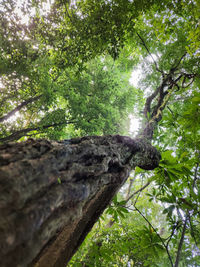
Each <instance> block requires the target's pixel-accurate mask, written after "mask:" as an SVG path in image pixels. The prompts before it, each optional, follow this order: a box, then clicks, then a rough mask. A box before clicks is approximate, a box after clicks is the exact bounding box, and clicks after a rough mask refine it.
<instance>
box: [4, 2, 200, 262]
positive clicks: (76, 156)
mask: <svg viewBox="0 0 200 267" xmlns="http://www.w3.org/2000/svg"><path fill="white" fill-rule="evenodd" d="M44 7H45V5H44V2H43V1H41V2H37V1H35V2H34V3H32V2H29V1H26V2H25V3H23V4H22V6H21V12H22V14H24V15H26V14H29V15H30V19H29V23H27V24H24V23H23V22H22V21H21V18H20V15H19V12H17V5H16V3H15V2H13V1H8V2H3V4H2V5H1V9H0V12H1V25H2V27H1V40H2V41H1V46H2V49H1V52H2V56H1V65H0V70H1V74H2V76H1V87H2V90H1V91H2V99H1V104H2V107H1V118H0V120H1V122H2V126H1V129H2V134H1V142H2V143H4V144H3V145H2V146H1V158H0V159H1V170H0V171H1V173H0V177H1V180H0V186H1V187H0V190H1V202H0V203H1V204H0V210H1V215H2V216H1V219H0V220H1V221H0V242H1V243H0V244H1V259H2V264H3V266H10V265H12V264H13V262H15V264H18V265H19V266H27V265H30V266H33V265H35V266H64V265H65V264H66V263H67V261H68V260H69V259H70V258H71V256H72V255H73V254H74V252H75V251H76V250H77V248H78V247H79V245H80V244H81V242H82V241H83V239H84V238H85V236H86V235H87V233H88V232H89V231H90V229H91V227H92V226H93V224H94V223H95V222H96V220H97V219H98V217H99V216H100V215H101V213H102V212H103V210H104V209H105V208H106V206H107V205H108V204H109V202H110V201H111V199H112V197H113V196H114V195H115V193H116V192H117V191H118V190H119V188H120V187H121V186H122V185H123V183H124V182H125V180H126V179H127V178H128V176H129V173H130V171H131V170H132V169H134V168H135V167H136V166H139V167H140V168H143V169H144V170H150V169H155V168H156V167H158V168H156V169H155V172H154V175H151V177H150V179H151V181H154V183H155V187H156V189H155V188H154V190H153V191H152V192H150V193H149V196H150V198H151V199H158V200H159V201H161V202H163V203H168V204H167V207H166V209H165V210H164V211H163V212H164V213H165V214H167V218H168V221H169V224H170V227H171V234H170V236H169V239H168V240H169V242H168V240H166V241H165V240H163V239H162V237H160V235H159V234H158V233H157V232H156V229H155V228H154V227H153V225H152V223H150V222H149V220H148V218H146V217H145V215H144V214H143V213H141V211H140V210H139V209H138V207H137V206H136V205H134V208H135V210H136V211H137V212H138V213H139V214H140V215H141V216H142V217H143V219H145V220H146V222H147V223H148V227H149V228H148V227H147V228H144V229H140V230H141V233H143V234H144V235H147V236H148V234H149V235H151V234H152V233H154V234H153V235H154V237H153V238H154V239H155V241H156V242H157V241H158V243H159V242H160V243H159V244H158V247H160V250H162V251H163V249H164V250H165V252H167V254H168V260H170V264H171V265H172V266H178V264H179V262H180V255H181V252H182V248H183V245H184V239H185V236H186V235H188V234H189V230H191V237H192V238H193V239H194V240H195V244H196V245H197V244H198V242H199V241H198V240H197V238H196V236H197V233H198V229H196V224H195V220H198V216H199V209H198V204H199V193H198V172H199V165H198V160H199V147H198V146H199V142H198V136H199V124H198V125H197V124H196V120H197V119H196V118H199V116H198V114H199V106H198V103H199V68H198V66H199V62H200V60H199V51H198V38H196V35H198V34H199V32H198V30H197V29H196V28H195V29H192V27H191V25H193V24H194V23H197V22H198V14H199V13H197V12H196V10H197V9H198V8H199V6H198V3H197V2H196V1H194V2H193V3H190V4H189V5H188V6H185V5H184V1H172V2H171V1H170V3H169V2H168V1H162V3H160V1H142V2H141V1H134V2H132V1H125V0H122V1H110V2H109V1H108V2H107V1H94V0H87V1H76V3H75V4H74V3H71V2H69V1H66V2H65V1H55V2H54V3H53V4H52V6H51V8H50V10H49V11H48V8H47V10H46V11H45V10H44ZM169 8H170V9H171V10H172V13H171V14H168V13H169V12H168V11H169ZM190 12H193V13H194V16H193V17H191V16H190ZM152 14H153V15H152ZM163 21H165V25H166V31H164V30H163V28H162V26H161V25H162V23H161V22H163ZM175 21H176V22H175ZM185 32H187V33H188V36H190V38H189V39H188V38H186V35H185ZM194 36H195V37H194ZM133 51H135V52H133ZM108 54H109V55H111V56H112V58H113V60H114V61H112V60H111V59H110V58H109V57H108ZM140 55H141V56H142V57H143V58H144V60H143V63H144V67H143V68H144V70H145V72H146V76H145V78H144V79H143V82H142V83H141V88H145V87H146V85H148V86H149V85H150V86H151V90H150V91H149V93H147V95H146V96H145V97H144V98H142V96H143V92H142V90H139V89H138V90H135V89H132V88H130V86H128V83H127V81H128V76H127V73H130V70H131V68H132V66H133V65H134V64H135V63H137V62H138V60H139V58H140ZM97 56H99V58H97ZM125 56H126V58H125ZM95 57H96V58H95ZM94 58H95V59H94ZM149 58H150V59H151V62H149ZM113 64H114V67H113V66H112V65H113ZM125 66H126V67H125ZM118 73H120V74H121V77H120V78H119V76H118ZM125 86H126V88H124V87H125ZM136 92H139V93H138V97H140V99H142V101H141V102H144V108H143V111H142V114H143V115H142V116H141V117H142V118H141V122H142V128H141V131H140V133H139V134H138V136H137V138H135V139H131V138H129V137H123V136H120V135H114V136H93V137H83V138H80V137H78V138H75V139H67V140H62V141H50V140H49V141H47V140H42V139H39V140H37V139H36V140H32V139H30V140H28V141H25V142H22V143H16V142H15V143H7V142H8V141H16V140H19V139H20V138H21V140H23V139H24V140H25V139H26V136H27V135H31V136H33V135H35V136H36V137H48V138H49V139H54V140H55V139H64V138H66V136H68V135H69V133H70V135H72V134H71V133H72V132H73V135H74V136H79V135H82V134H86V135H89V134H99V135H101V134H105V133H109V134H111V133H112V134H116V133H117V132H119V131H120V129H121V128H122V127H120V125H119V124H121V123H122V121H123V119H124V118H125V117H126V116H127V114H128V112H130V107H131V105H132V104H134V101H136V99H137V98H135V96H134V97H130V96H131V94H132V95H133V93H134V94H136ZM182 100H184V101H182ZM171 103H172V104H173V103H176V104H175V105H171ZM141 106H142V105H141V104H140V105H138V106H137V107H138V108H139V109H141ZM87 107H90V110H89V109H87ZM166 107H167V108H166ZM119 108H121V110H119ZM66 110H67V112H66ZM22 111H23V112H22ZM17 112H20V114H19V115H18V117H17V116H15V119H16V121H15V122H13V121H12V120H11V121H9V119H11V118H12V116H13V115H14V114H15V115H16V114H17ZM139 112H140V111H139ZM139 112H138V113H139ZM194 114H195V119H194ZM97 115H99V117H98V118H97ZM118 123H119V124H118ZM66 124H69V127H67V128H65V126H66ZM174 124H175V126H174ZM70 127H71V128H70ZM175 127H176V129H175ZM189 127H190V128H191V129H192V134H191V132H190V131H186V129H187V128H189ZM166 128H169V130H170V131H169V132H168V135H166V132H165V129H166ZM51 129H52V130H51ZM180 137H181V138H180ZM152 140H153V142H154V145H156V146H157V147H159V149H160V150H161V152H162V161H161V162H160V165H159V166H158V164H159V161H160V153H159V152H158V150H157V149H156V148H155V147H153V146H151V142H152ZM173 143H176V149H174V150H175V151H174V153H175V156H173V155H172V152H169V151H167V152H166V151H165V150H166V148H168V149H169V148H172V147H173V146H172V144H173ZM185 144H187V146H186V148H185V147H184V146H185ZM193 146H195V148H194V147H193ZM185 150H186V151H185ZM184 153H186V154H184ZM193 174H194V175H193ZM148 184H150V182H149V181H148V182H147V185H148ZM191 185H192V186H191ZM145 187H146V186H145ZM140 191H141V190H140ZM140 191H139V192H140ZM130 199H131V198H130ZM128 200H129V199H128ZM128 200H127V203H128ZM125 202H126V201H125ZM125 202H124V204H126V203H125ZM115 205H116V206H117V205H118V206H120V205H119V204H118V202H117V201H116V200H115ZM122 208H124V207H121V210H123V209H122ZM125 208H126V207H125ZM66 210H67V212H66ZM117 211H118V213H120V208H117ZM175 211H176V212H177V214H178V217H177V218H176V216H175V213H174V212H175ZM183 213H184V215H183V216H182V214H183ZM114 215H116V210H115V212H114ZM114 217H116V216H114ZM30 225H31V226H30ZM152 229H153V230H152ZM140 230H138V231H140ZM168 231H169V232H170V228H169V229H168ZM175 232H176V233H177V235H175ZM151 237H152V236H151ZM171 241H172V242H174V244H175V243H178V249H177V252H176V253H174V255H173V257H172V256H170V253H169V250H170V248H169V243H170V242H171ZM170 244H171V243H170ZM174 246H175V245H174ZM147 254H148V253H147ZM138 255H139V254H138ZM134 257H136V256H135V255H134V256H133V258H134ZM138 257H139V259H138V260H139V261H138V262H140V261H141V258H140V256H138ZM136 258H137V257H136ZM134 259H135V258H134ZM142 260H143V259H142ZM173 264H174V265H173Z"/></svg>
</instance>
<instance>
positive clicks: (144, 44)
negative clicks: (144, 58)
mask: <svg viewBox="0 0 200 267" xmlns="http://www.w3.org/2000/svg"><path fill="white" fill-rule="evenodd" d="M136 34H137V36H138V37H139V39H140V40H141V42H142V45H143V46H144V47H145V49H146V50H147V52H148V54H149V56H150V57H151V58H152V60H153V63H154V65H155V67H156V70H157V71H158V72H160V73H162V75H164V72H163V71H162V70H160V69H159V68H158V65H157V63H156V61H155V60H154V58H153V56H152V54H151V52H150V51H149V49H148V47H147V45H146V43H145V41H144V40H143V38H142V37H141V35H140V34H139V33H138V32H136Z"/></svg>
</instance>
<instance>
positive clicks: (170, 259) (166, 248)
mask: <svg viewBox="0 0 200 267" xmlns="http://www.w3.org/2000/svg"><path fill="white" fill-rule="evenodd" d="M134 208H135V210H136V211H137V212H138V213H139V214H140V215H141V216H142V217H143V219H144V220H145V221H146V222H147V223H148V224H149V225H150V226H151V228H152V229H153V230H154V232H155V233H156V235H157V236H158V238H159V239H160V241H161V243H162V244H163V246H164V248H165V250H166V252H167V255H168V258H169V261H170V263H171V266H172V267H173V262H172V258H171V256H170V253H169V250H168V247H167V246H166V245H165V242H164V241H163V239H162V237H161V236H160V235H159V234H158V232H157V231H156V229H155V228H154V226H153V225H152V224H151V223H150V221H149V220H148V219H147V218H146V217H145V216H144V215H143V214H142V212H141V211H140V210H139V209H138V208H137V207H136V206H135V205H134Z"/></svg>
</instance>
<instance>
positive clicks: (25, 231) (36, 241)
mask: <svg viewBox="0 0 200 267" xmlns="http://www.w3.org/2000/svg"><path fill="white" fill-rule="evenodd" d="M159 160H160V154H159V153H158V151H157V150H156V149H155V148H153V147H152V146H151V145H149V144H148V143H145V142H144V141H142V140H139V139H138V140H132V139H131V138H129V137H123V136H104V137H84V138H78V139H71V140H65V141H62V142H49V141H46V140H32V139H30V140H28V141H26V142H23V143H17V144H16V143H9V144H5V145H2V146H1V147H0V261H1V267H8V266H9V267H10V266H18V267H23V266H37V267H51V266H58V267H62V266H66V264H67V262H68V261H69V259H70V258H71V257H72V255H73V254H74V253H75V252H76V250H77V248H78V247H79V245H80V244H81V242H82V241H83V240H84V238H85V236H86V235H87V233H88V232H89V231H90V229H91V227H92V226H93V224H94V223H95V222H96V220H97V219H98V217H99V216H100V214H101V213H102V212H103V210H104V209H105V207H106V206H107V205H108V204H109V202H110V201H111V199H112V197H113V196H114V194H115V193H116V192H117V191H118V189H119V188H120V187H121V185H122V184H123V183H124V181H125V180H126V179H127V178H128V176H129V173H130V171H131V170H132V169H134V168H135V166H140V167H141V168H143V169H147V170H149V169H153V168H155V167H156V166H158V163H159Z"/></svg>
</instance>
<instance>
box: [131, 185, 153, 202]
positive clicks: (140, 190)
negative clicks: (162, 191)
mask: <svg viewBox="0 0 200 267" xmlns="http://www.w3.org/2000/svg"><path fill="white" fill-rule="evenodd" d="M150 183H151V182H147V183H146V184H145V185H144V186H142V187H141V188H140V189H138V190H137V191H135V192H134V193H133V194H132V195H130V196H129V197H128V198H127V199H126V203H127V202H128V201H129V200H130V199H131V198H133V197H134V196H135V195H136V194H137V193H139V192H142V191H143V190H144V189H145V188H146V187H147V186H148V185H150Z"/></svg>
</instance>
